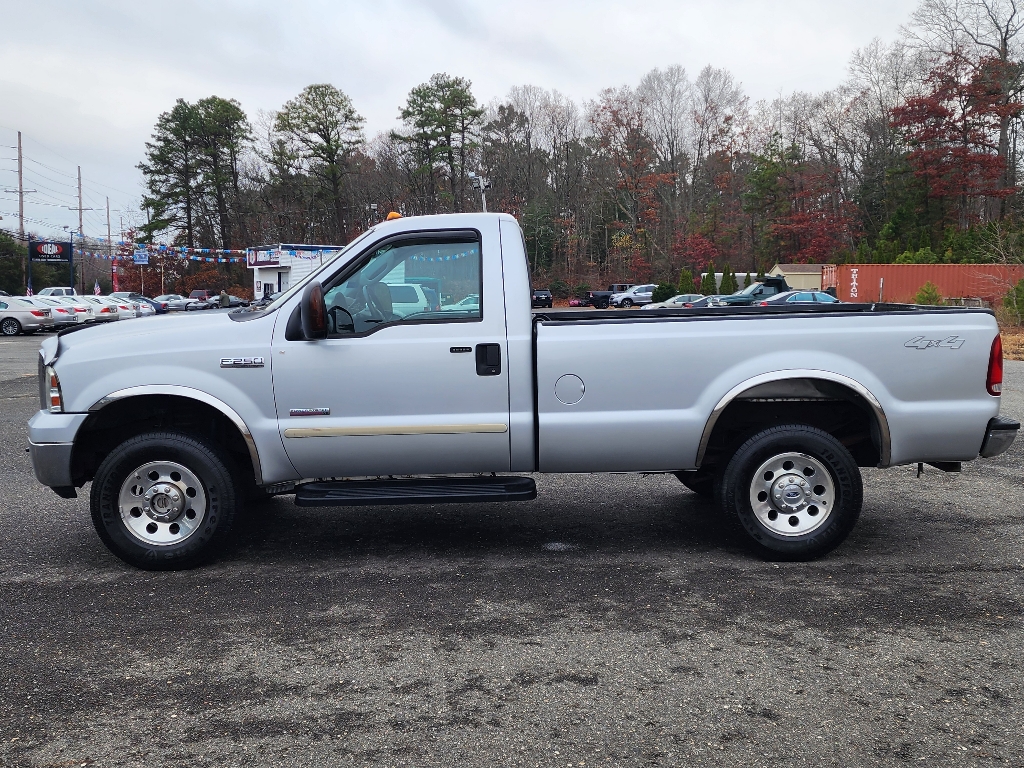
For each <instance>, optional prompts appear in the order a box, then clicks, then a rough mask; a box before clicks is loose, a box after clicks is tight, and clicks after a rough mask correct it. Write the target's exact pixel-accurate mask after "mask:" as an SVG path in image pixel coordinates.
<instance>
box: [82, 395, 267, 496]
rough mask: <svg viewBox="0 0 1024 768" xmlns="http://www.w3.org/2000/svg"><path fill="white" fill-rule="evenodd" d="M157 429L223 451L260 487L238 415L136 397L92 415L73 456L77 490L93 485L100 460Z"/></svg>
mask: <svg viewBox="0 0 1024 768" xmlns="http://www.w3.org/2000/svg"><path fill="white" fill-rule="evenodd" d="M240 425H241V426H240ZM155 430H172V431H179V432H184V433H186V434H189V435H192V436H194V437H200V438H202V439H204V440H206V441H208V442H209V443H211V444H215V445H218V446H221V447H223V448H224V449H225V450H226V451H227V454H228V455H229V456H230V457H231V460H232V463H233V464H234V465H235V466H236V467H237V468H238V470H239V471H240V472H243V473H245V474H246V475H247V476H248V477H249V478H251V480H252V481H253V482H255V483H257V484H259V483H260V482H262V477H261V474H262V473H261V469H260V463H259V456H258V454H257V452H256V446H255V443H253V441H252V435H251V434H250V433H249V430H248V429H247V428H246V427H245V424H244V422H242V421H241V419H240V418H238V416H237V414H234V413H233V412H231V415H228V413H225V412H224V410H222V409H221V408H218V407H216V406H215V405H213V404H211V403H209V402H204V401H202V400H199V399H196V398H193V397H189V396H187V395H179V394H136V395H125V396H121V397H114V396H109V397H107V398H104V399H103V400H101V401H100V402H99V403H97V405H96V406H94V408H93V409H92V410H91V412H90V414H89V417H88V418H87V419H86V420H85V422H84V423H83V424H82V426H81V428H80V429H79V431H78V435H77V436H76V438H75V447H74V451H73V452H72V454H71V476H72V480H73V481H74V483H75V485H77V486H80V485H82V484H83V483H85V482H87V481H89V480H91V479H92V478H93V477H94V475H95V473H96V470H97V469H98V467H99V465H100V463H101V462H102V461H103V459H104V457H105V456H106V455H107V454H109V453H110V452H111V451H112V450H113V449H114V448H115V447H117V446H118V445H120V444H121V443H122V442H124V441H125V440H127V439H129V438H131V437H134V436H135V435H139V434H143V433H145V432H151V431H155Z"/></svg>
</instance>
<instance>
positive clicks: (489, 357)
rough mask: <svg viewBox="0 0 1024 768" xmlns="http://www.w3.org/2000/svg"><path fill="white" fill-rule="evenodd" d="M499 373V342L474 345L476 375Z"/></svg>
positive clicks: (494, 374)
mask: <svg viewBox="0 0 1024 768" xmlns="http://www.w3.org/2000/svg"><path fill="white" fill-rule="evenodd" d="M500 373H501V344H477V345H476V375H477V376H497V375H498V374H500Z"/></svg>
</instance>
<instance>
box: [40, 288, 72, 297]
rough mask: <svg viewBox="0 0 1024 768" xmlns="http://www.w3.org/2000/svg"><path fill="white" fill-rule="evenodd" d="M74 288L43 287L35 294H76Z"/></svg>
mask: <svg viewBox="0 0 1024 768" xmlns="http://www.w3.org/2000/svg"><path fill="white" fill-rule="evenodd" d="M77 295H78V294H77V293H75V289H74V288H43V290H41V291H39V293H37V294H36V296H77Z"/></svg>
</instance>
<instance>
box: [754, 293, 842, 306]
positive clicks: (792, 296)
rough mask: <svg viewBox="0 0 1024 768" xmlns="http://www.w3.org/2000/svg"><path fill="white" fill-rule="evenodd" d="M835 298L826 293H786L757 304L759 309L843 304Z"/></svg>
mask: <svg viewBox="0 0 1024 768" xmlns="http://www.w3.org/2000/svg"><path fill="white" fill-rule="evenodd" d="M841 303H842V302H840V301H839V299H837V298H836V297H835V296H830V295H829V294H827V293H825V292H824V291H786V292H785V293H777V294H775V295H774V296H772V297H771V298H770V299H765V300H764V301H759V302H757V306H759V307H773V306H775V305H776V304H841Z"/></svg>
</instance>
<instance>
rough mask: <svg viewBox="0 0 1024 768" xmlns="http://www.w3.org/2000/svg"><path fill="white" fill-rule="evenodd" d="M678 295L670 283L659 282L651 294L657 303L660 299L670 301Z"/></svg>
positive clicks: (652, 299)
mask: <svg viewBox="0 0 1024 768" xmlns="http://www.w3.org/2000/svg"><path fill="white" fill-rule="evenodd" d="M675 295H676V289H675V288H674V287H673V286H671V285H669V284H668V283H658V287H657V288H655V289H654V293H653V294H652V295H651V301H653V302H655V303H657V302H659V301H668V300H669V299H671V298H672V297H673V296H675Z"/></svg>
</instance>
